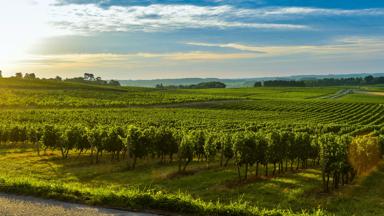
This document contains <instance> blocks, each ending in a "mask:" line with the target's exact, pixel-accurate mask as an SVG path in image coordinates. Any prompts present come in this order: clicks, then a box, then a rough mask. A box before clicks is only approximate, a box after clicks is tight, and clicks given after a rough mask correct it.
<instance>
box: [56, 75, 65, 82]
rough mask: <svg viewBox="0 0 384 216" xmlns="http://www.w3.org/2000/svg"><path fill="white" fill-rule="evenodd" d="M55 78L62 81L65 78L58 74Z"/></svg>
mask: <svg viewBox="0 0 384 216" xmlns="http://www.w3.org/2000/svg"><path fill="white" fill-rule="evenodd" d="M55 80H57V81H62V80H63V79H62V78H61V77H59V76H56V77H55Z"/></svg>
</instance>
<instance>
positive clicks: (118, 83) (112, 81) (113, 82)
mask: <svg viewBox="0 0 384 216" xmlns="http://www.w3.org/2000/svg"><path fill="white" fill-rule="evenodd" d="M108 85H111V86H120V82H119V81H117V80H110V81H109V82H108Z"/></svg>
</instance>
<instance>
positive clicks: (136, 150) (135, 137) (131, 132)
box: [127, 125, 143, 169]
mask: <svg viewBox="0 0 384 216" xmlns="http://www.w3.org/2000/svg"><path fill="white" fill-rule="evenodd" d="M141 136H142V134H141V130H140V128H138V127H135V126H132V125H131V126H129V128H128V133H127V138H128V147H127V149H128V152H127V153H128V167H130V168H132V169H135V167H136V161H137V158H138V157H140V156H141V154H142V152H143V148H142V146H141V145H140V139H141ZM129 155H132V156H133V161H132V163H131V164H130V162H129V160H130V157H129Z"/></svg>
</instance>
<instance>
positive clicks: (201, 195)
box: [0, 147, 384, 215]
mask: <svg viewBox="0 0 384 216" xmlns="http://www.w3.org/2000/svg"><path fill="white" fill-rule="evenodd" d="M71 157H72V159H71V160H63V159H61V158H60V155H59V152H53V153H51V152H49V153H48V155H46V156H37V155H36V153H35V152H32V151H31V150H30V149H25V148H21V147H20V148H18V149H13V150H12V149H11V150H10V149H2V150H1V151H0V185H1V186H0V188H1V190H2V191H8V192H16V193H22V194H31V195H37V196H44V197H49V198H56V199H63V200H70V201H75V202H83V203H87V204H92V205H103V206H109V207H118V208H129V209H134V210H142V209H150V210H168V211H175V212H184V213H185V212H189V213H192V214H207V212H211V213H212V212H213V213H214V214H224V213H223V212H222V208H223V209H226V208H229V209H231V211H232V210H233V211H234V209H237V210H236V211H240V212H242V213H241V215H243V214H248V213H249V214H251V213H252V212H253V213H252V214H254V213H256V212H257V213H260V212H263V213H265V214H267V215H268V214H270V213H271V214H272V213H273V214H275V213H278V214H281V213H282V212H284V213H283V214H284V215H285V214H288V213H287V212H291V213H295V214H300V213H302V211H305V212H307V213H308V212H312V213H313V212H315V211H317V209H318V208H321V209H325V210H326V212H328V213H330V214H337V215H341V214H342V215H348V214H350V215H352V214H353V213H354V212H360V213H361V214H356V215H366V214H370V213H372V215H374V213H378V212H380V211H381V210H382V209H383V207H384V206H383V201H384V194H383V193H381V192H382V191H383V189H384V188H383V186H382V182H383V181H384V174H383V173H384V164H382V165H381V166H380V167H379V168H378V170H377V171H376V172H374V173H372V175H370V176H368V177H365V178H362V179H360V180H359V181H358V182H357V183H356V184H355V185H353V186H346V187H345V188H344V189H341V190H340V191H337V192H334V193H333V194H330V195H328V194H323V193H322V192H321V174H320V171H319V170H318V169H308V170H302V171H299V172H289V173H288V174H285V175H282V176H280V177H278V178H254V177H252V175H254V174H252V173H251V174H250V175H251V176H250V179H249V180H248V182H246V183H242V184H238V182H237V173H236V169H235V167H233V166H232V165H231V166H229V167H227V168H220V167H219V166H217V164H214V165H211V167H210V168H207V167H206V165H205V164H204V163H194V164H192V165H191V167H190V168H189V170H191V171H192V172H191V174H190V175H185V176H174V174H175V171H177V164H176V163H170V164H158V163H157V162H153V161H151V160H149V161H147V160H140V161H139V166H138V167H137V169H136V170H127V169H126V164H125V162H124V161H121V162H110V161H109V157H108V156H104V159H103V161H102V162H101V163H100V164H92V163H90V160H89V157H88V156H85V155H84V156H81V157H78V156H77V154H76V153H73V154H72V155H71ZM261 172H262V171H261ZM142 199H148V200H149V201H148V202H149V204H148V205H143V203H142ZM174 199H176V200H177V201H178V202H176V203H174V202H175V200H174ZM159 200H162V201H161V202H165V203H163V204H162V205H164V206H162V205H161V206H158V205H160V204H159V203H157V202H158V201H159ZM164 200H165V201H164ZM148 202H147V201H146V202H145V203H148ZM168 202H170V203H168ZM184 202H185V203H188V205H187V206H188V207H186V206H185V203H184ZM183 203H184V204H183ZM245 203H246V205H247V206H248V207H247V208H244V206H242V207H241V205H245ZM231 205H232V207H229V206H231ZM352 206H353V208H352ZM185 208H187V209H185ZM220 209H221V210H220ZM246 209H248V210H251V213H250V212H248V210H246ZM218 212H220V213H218ZM247 212H248V213H247ZM236 214H237V213H236Z"/></svg>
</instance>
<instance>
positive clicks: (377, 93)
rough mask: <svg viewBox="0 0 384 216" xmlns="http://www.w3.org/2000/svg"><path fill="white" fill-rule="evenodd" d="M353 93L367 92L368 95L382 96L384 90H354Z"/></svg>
mask: <svg viewBox="0 0 384 216" xmlns="http://www.w3.org/2000/svg"><path fill="white" fill-rule="evenodd" d="M354 93H357V94H368V95H375V96H384V92H373V91H361V90H354Z"/></svg>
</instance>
